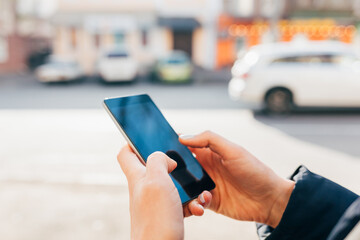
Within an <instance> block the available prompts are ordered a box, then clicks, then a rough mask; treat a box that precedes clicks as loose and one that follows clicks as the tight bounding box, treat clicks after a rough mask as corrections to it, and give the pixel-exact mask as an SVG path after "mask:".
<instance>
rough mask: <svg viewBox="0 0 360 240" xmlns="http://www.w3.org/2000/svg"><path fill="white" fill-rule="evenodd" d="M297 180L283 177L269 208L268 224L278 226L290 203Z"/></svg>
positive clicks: (273, 226)
mask: <svg viewBox="0 0 360 240" xmlns="http://www.w3.org/2000/svg"><path fill="white" fill-rule="evenodd" d="M294 187H295V182H293V181H291V180H288V179H281V180H280V181H279V183H278V184H277V188H276V190H275V191H274V198H273V199H274V201H273V203H272V205H271V207H270V209H269V211H268V212H269V215H268V218H267V221H266V222H265V224H266V225H269V226H271V227H272V228H276V227H277V226H278V225H279V223H280V220H281V218H282V216H283V214H284V212H285V209H286V207H287V205H288V203H289V199H290V196H291V194H292V192H293V190H294Z"/></svg>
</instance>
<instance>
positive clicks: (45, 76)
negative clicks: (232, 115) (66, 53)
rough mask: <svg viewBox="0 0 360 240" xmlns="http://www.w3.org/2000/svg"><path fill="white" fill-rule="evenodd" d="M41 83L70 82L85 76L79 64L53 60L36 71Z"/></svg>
mask: <svg viewBox="0 0 360 240" xmlns="http://www.w3.org/2000/svg"><path fill="white" fill-rule="evenodd" d="M35 74H36V77H37V79H38V80H39V81H40V82H69V81H74V80H79V79H81V78H82V77H83V76H84V72H83V71H82V69H81V67H80V66H79V64H78V63H77V62H75V61H70V60H60V59H51V60H49V61H48V62H47V63H46V64H44V65H41V66H40V67H38V68H37V69H36V71H35Z"/></svg>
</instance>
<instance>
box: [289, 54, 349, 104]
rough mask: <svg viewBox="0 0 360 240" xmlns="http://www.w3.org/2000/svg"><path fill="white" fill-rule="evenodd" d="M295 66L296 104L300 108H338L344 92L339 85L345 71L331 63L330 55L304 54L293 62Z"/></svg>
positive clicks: (331, 57)
mask: <svg viewBox="0 0 360 240" xmlns="http://www.w3.org/2000/svg"><path fill="white" fill-rule="evenodd" d="M293 64H294V65H296V66H297V67H296V69H297V70H296V72H294V74H296V79H297V82H296V83H294V85H295V86H296V93H295V95H296V96H295V97H296V103H297V104H298V105H300V106H321V107H328V106H329V107H330V106H339V105H341V104H343V102H342V101H343V95H344V94H345V92H346V91H345V90H344V89H343V88H341V87H339V85H341V82H342V81H343V80H344V77H345V71H344V68H341V67H340V66H339V65H338V64H336V63H334V62H333V56H332V55H331V54H304V55H301V56H297V57H296V58H295V60H294V63H293Z"/></svg>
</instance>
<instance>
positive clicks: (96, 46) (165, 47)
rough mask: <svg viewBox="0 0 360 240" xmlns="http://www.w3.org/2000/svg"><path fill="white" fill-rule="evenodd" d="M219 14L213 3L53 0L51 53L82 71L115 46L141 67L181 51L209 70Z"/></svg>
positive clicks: (207, 0)
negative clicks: (55, 2)
mask: <svg viewBox="0 0 360 240" xmlns="http://www.w3.org/2000/svg"><path fill="white" fill-rule="evenodd" d="M219 13H220V10H219V9H218V1H217V0H195V1H194V0H193V1H190V0H184V1H178V0H135V1H126V2H125V1H113V0H103V1H93V0H71V1H70V0H59V3H58V10H57V12H56V14H55V16H54V17H53V23H54V25H55V29H56V34H55V38H54V42H53V49H54V54H55V55H58V56H66V57H71V58H74V59H75V60H77V61H78V62H80V64H81V65H82V66H83V68H84V69H85V71H86V72H88V73H92V72H94V70H95V64H96V61H97V59H98V57H99V56H100V54H101V53H102V52H103V51H105V50H107V49H111V48H116V47H123V48H126V49H127V50H128V51H129V52H130V54H131V55H133V56H135V57H136V58H137V59H138V60H139V62H140V64H142V65H150V64H151V63H152V62H153V61H154V59H156V58H158V57H161V56H163V55H165V54H167V53H168V52H170V51H171V50H183V51H185V52H187V53H188V54H189V55H190V56H191V58H192V60H193V62H194V63H195V64H196V65H199V66H202V67H204V68H213V67H214V65H215V56H214V54H213V52H214V48H215V47H216V18H217V16H218V14H219Z"/></svg>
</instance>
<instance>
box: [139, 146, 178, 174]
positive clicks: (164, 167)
mask: <svg viewBox="0 0 360 240" xmlns="http://www.w3.org/2000/svg"><path fill="white" fill-rule="evenodd" d="M176 166H177V163H176V162H175V161H174V160H172V159H171V158H169V157H168V156H167V155H166V154H164V153H162V152H154V153H153V154H151V155H150V156H149V157H148V159H147V161H146V173H147V174H149V175H153V176H156V175H159V174H161V175H162V174H166V175H168V174H169V173H171V172H172V171H174V169H175V168H176Z"/></svg>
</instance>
